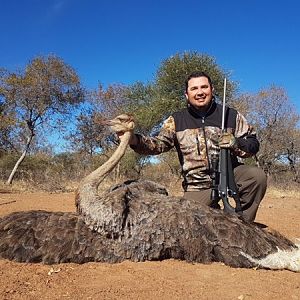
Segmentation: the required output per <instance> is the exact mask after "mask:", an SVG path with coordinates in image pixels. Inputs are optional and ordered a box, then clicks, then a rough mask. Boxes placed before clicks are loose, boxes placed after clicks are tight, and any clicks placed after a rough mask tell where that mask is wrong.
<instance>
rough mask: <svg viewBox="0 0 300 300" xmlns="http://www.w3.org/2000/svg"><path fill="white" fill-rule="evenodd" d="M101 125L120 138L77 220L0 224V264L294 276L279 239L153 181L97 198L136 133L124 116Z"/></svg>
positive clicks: (51, 216)
mask: <svg viewBox="0 0 300 300" xmlns="http://www.w3.org/2000/svg"><path fill="white" fill-rule="evenodd" d="M107 124H108V125H110V126H111V128H112V129H113V130H114V131H116V132H122V133H124V134H123V135H121V136H120V145H119V147H118V149H117V150H116V151H115V153H114V154H113V155H112V157H111V158H110V159H109V160H108V161H107V162H106V163H104V164H103V165H102V166H100V167H99V168H98V169H96V170H95V171H94V172H92V173H91V174H90V175H88V176H87V177H86V178H84V179H83V180H82V182H81V183H80V185H79V188H78V190H77V193H76V206H77V213H71V212H69V213H67V212H65V213H63V212H46V211H28V212H16V213H12V214H10V215H8V216H4V217H2V218H0V257H1V258H5V259H10V260H15V261H18V262H42V263H45V264H54V263H62V262H74V263H85V262H89V261H98V262H110V263H116V262H121V261H123V260H132V261H145V260H163V259H169V258H173V259H180V260H186V261H189V262H200V263H210V262H223V263H224V264H226V265H229V266H232V267H245V268H250V267H260V268H269V269H289V270H292V271H298V272H299V271H300V249H299V248H298V247H297V246H296V245H295V244H293V243H292V242H291V241H290V240H288V239H287V238H285V237H283V236H282V235H280V234H279V233H276V232H273V233H271V232H268V231H266V230H264V229H262V228H260V227H258V226H255V225H253V224H250V223H246V222H244V221H242V220H240V219H239V218H238V217H236V216H234V215H229V214H226V213H224V212H223V211H221V210H215V209H212V208H209V207H206V206H201V205H199V203H196V202H192V201H188V200H186V199H184V198H181V197H172V196H168V194H167V191H166V189H165V188H164V187H163V186H161V185H159V184H157V183H154V182H152V181H147V180H144V181H128V182H125V183H123V184H119V185H117V186H114V187H113V188H111V189H110V190H109V191H107V192H105V193H103V194H102V195H98V191H97V189H98V186H99V184H100V183H101V182H102V180H103V179H104V177H105V176H106V175H107V174H108V173H109V172H110V171H111V170H112V169H113V168H114V167H115V165H116V164H117V163H118V161H119V160H120V159H121V157H122V156H123V155H124V153H125V150H126V147H127V145H128V142H129V139H130V135H131V133H130V131H131V130H133V127H134V122H133V119H132V118H131V117H130V116H127V115H121V116H118V117H116V118H115V119H113V120H111V121H108V122H107Z"/></svg>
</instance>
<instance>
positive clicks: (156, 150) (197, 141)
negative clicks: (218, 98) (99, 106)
mask: <svg viewBox="0 0 300 300" xmlns="http://www.w3.org/2000/svg"><path fill="white" fill-rule="evenodd" d="M225 120H226V122H225V127H226V128H227V131H228V132H231V133H233V134H234V136H235V137H236V141H237V148H236V149H235V150H234V151H233V153H232V157H233V165H234V166H236V165H237V164H238V159H237V157H241V158H245V157H249V156H252V155H254V154H256V153H257V151H258V150H259V142H258V140H257V139H256V134H255V131H254V130H253V128H252V127H250V126H249V125H248V123H247V121H246V119H245V118H244V116H242V115H241V114H240V113H239V112H238V111H236V110H235V109H233V108H226V118H225ZM221 127H222V106H221V105H220V104H217V103H216V102H214V101H213V102H212V105H211V107H210V109H209V110H208V111H207V112H206V113H205V114H203V115H201V113H200V112H199V111H197V110H196V109H195V108H193V107H192V106H189V107H188V108H186V109H183V110H181V111H179V112H176V113H174V114H173V115H172V116H170V117H169V118H168V119H167V120H166V121H165V122H164V123H163V126H162V129H161V130H160V133H159V134H158V135H157V136H156V137H146V136H142V135H136V136H137V138H138V144H137V145H135V146H131V148H132V149H134V150H135V151H136V152H138V153H140V154H145V155H156V154H160V153H162V152H166V151H169V150H170V149H171V148H173V147H176V150H177V153H178V158H179V161H180V165H181V169H182V175H183V179H184V180H183V184H182V185H183V189H184V190H185V191H195V190H200V189H207V188H211V178H210V172H211V171H210V169H211V167H210V166H211V165H210V161H211V156H212V154H218V153H219V150H220V149H219V146H218V140H219V137H220V135H221V132H222V130H221Z"/></svg>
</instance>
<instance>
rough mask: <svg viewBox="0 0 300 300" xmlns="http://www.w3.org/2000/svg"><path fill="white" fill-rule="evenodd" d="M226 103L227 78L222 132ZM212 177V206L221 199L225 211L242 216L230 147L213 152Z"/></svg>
mask: <svg viewBox="0 0 300 300" xmlns="http://www.w3.org/2000/svg"><path fill="white" fill-rule="evenodd" d="M225 104H226V78H225V79H224V94H223V106H222V127H221V129H222V133H224V132H226V129H225V109H226V107H225ZM211 171H212V172H211V178H212V191H211V200H212V207H216V206H218V202H219V200H220V199H221V200H222V202H223V206H224V211H226V212H228V213H236V214H238V215H239V216H242V207H241V201H240V197H239V195H238V189H237V186H236V183H235V181H234V174H233V168H232V162H231V154H230V149H226V148H221V149H220V153H219V155H218V154H213V155H212V157H211ZM229 197H232V198H233V200H234V202H235V207H234V206H232V205H231V204H230V202H229Z"/></svg>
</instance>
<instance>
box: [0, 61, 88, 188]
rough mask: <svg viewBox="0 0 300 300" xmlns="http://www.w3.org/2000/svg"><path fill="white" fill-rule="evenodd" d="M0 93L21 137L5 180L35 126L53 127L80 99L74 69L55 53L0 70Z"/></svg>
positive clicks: (26, 150)
mask: <svg viewBox="0 0 300 300" xmlns="http://www.w3.org/2000/svg"><path fill="white" fill-rule="evenodd" d="M0 95H1V98H2V99H4V101H5V105H6V107H7V109H8V111H12V112H14V114H15V117H16V124H17V127H16V130H19V133H20V135H21V136H22V137H23V138H24V146H23V151H22V154H21V156H20V158H19V159H18V161H17V162H16V164H15V166H14V168H13V170H12V172H11V174H10V176H9V178H8V180H7V183H8V184H11V183H12V180H13V177H14V175H15V173H16V171H17V169H18V167H19V165H20V164H21V163H22V161H23V160H24V158H25V157H26V155H27V153H28V151H29V149H30V145H31V143H32V140H33V138H34V136H35V135H36V132H37V129H38V128H40V127H42V126H46V125H48V126H57V124H59V122H60V121H62V118H63V117H65V116H66V115H67V114H69V113H71V107H72V106H74V105H77V104H79V103H80V102H81V101H83V99H84V92H83V89H82V87H81V84H80V80H79V77H78V75H77V74H76V72H75V70H74V69H73V68H72V67H71V66H69V65H68V64H66V63H65V62H64V61H63V60H62V59H60V58H58V57H55V56H47V57H42V56H41V57H36V58H34V59H33V60H32V61H30V62H29V63H28V65H27V66H26V67H25V69H24V70H22V71H18V72H9V71H8V70H5V72H1V76H0Z"/></svg>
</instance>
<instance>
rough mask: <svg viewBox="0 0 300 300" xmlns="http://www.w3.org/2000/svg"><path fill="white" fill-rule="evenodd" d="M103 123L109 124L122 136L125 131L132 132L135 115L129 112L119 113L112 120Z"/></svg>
mask: <svg viewBox="0 0 300 300" xmlns="http://www.w3.org/2000/svg"><path fill="white" fill-rule="evenodd" d="M103 124H104V125H108V126H109V127H110V128H111V129H112V130H113V131H114V132H115V133H116V134H117V135H118V136H119V137H120V138H121V137H122V135H123V134H124V133H125V132H130V133H132V132H133V129H134V126H135V124H134V119H133V117H132V116H130V115H127V114H122V115H119V116H117V117H115V118H114V119H112V120H106V121H104V122H103Z"/></svg>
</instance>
